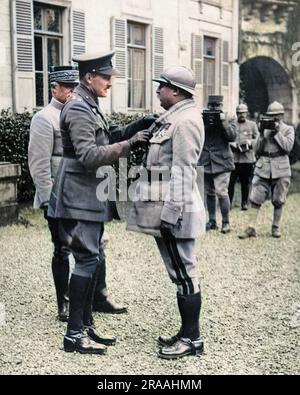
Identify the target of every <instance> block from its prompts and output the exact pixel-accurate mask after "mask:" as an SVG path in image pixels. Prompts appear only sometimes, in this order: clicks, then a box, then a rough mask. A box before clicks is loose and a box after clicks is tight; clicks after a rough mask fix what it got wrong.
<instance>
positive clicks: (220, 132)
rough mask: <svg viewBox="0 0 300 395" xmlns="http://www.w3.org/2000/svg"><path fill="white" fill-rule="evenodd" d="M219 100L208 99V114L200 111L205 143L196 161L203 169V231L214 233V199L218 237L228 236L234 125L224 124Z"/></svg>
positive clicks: (221, 97)
mask: <svg viewBox="0 0 300 395" xmlns="http://www.w3.org/2000/svg"><path fill="white" fill-rule="evenodd" d="M222 107H223V96H216V95H210V96H208V110H204V111H203V120H204V127H205V142H204V147H203V151H202V154H201V156H200V160H199V166H203V167H204V183H205V194H206V204H207V209H208V215H209V221H208V222H207V224H206V230H212V229H217V228H218V226H217V222H216V196H217V197H218V201H219V206H220V210H221V214H222V228H221V232H222V233H228V232H230V225H229V210H230V200H229V195H228V186H229V180H230V173H231V171H232V170H234V161H233V154H232V151H231V149H230V146H229V143H230V142H232V141H234V140H235V138H236V124H234V123H232V122H230V121H229V120H227V118H226V116H225V114H224V113H223V111H222Z"/></svg>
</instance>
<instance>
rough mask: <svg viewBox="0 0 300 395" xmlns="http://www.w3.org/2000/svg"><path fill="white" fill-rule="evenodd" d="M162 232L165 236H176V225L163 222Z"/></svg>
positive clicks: (161, 225)
mask: <svg viewBox="0 0 300 395" xmlns="http://www.w3.org/2000/svg"><path fill="white" fill-rule="evenodd" d="M160 231H161V233H162V234H163V233H165V234H168V233H169V234H171V235H172V236H174V235H175V225H173V224H170V223H169V222H166V221H161V224H160Z"/></svg>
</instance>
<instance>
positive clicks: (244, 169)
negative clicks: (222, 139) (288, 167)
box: [229, 103, 258, 210]
mask: <svg viewBox="0 0 300 395" xmlns="http://www.w3.org/2000/svg"><path fill="white" fill-rule="evenodd" d="M247 114H248V107H247V105H246V104H243V103H242V104H239V105H238V106H237V108H236V115H237V121H236V132H237V136H236V139H235V141H234V142H232V143H230V146H231V149H232V152H233V156H234V165H235V170H233V171H232V173H231V176H230V183H229V198H230V203H231V205H232V202H233V196H234V187H235V183H236V181H237V179H239V180H240V183H241V192H242V194H241V195H242V201H241V209H242V210H247V209H248V196H249V186H250V181H251V177H252V173H253V166H254V164H255V160H256V159H255V155H254V151H253V144H254V142H255V141H256V138H257V136H258V129H257V126H256V123H255V122H253V121H249V120H248V119H247Z"/></svg>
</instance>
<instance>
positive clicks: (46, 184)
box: [28, 98, 63, 208]
mask: <svg viewBox="0 0 300 395" xmlns="http://www.w3.org/2000/svg"><path fill="white" fill-rule="evenodd" d="M62 107H63V104H62V103H60V102H59V101H57V100H55V99H54V98H52V100H51V102H50V103H49V104H48V105H47V106H46V107H45V108H43V109H42V110H41V111H39V112H37V113H36V114H35V115H34V116H33V118H32V120H31V124H30V138H29V146H28V166H29V170H30V174H31V177H32V179H33V182H34V185H35V196H34V203H33V207H34V208H40V207H41V206H42V205H43V204H47V203H48V202H49V199H50V194H51V190H52V186H53V180H54V178H55V176H56V173H57V170H58V166H59V162H60V159H61V157H62V144H61V134H60V126H59V116H60V112H61V109H62Z"/></svg>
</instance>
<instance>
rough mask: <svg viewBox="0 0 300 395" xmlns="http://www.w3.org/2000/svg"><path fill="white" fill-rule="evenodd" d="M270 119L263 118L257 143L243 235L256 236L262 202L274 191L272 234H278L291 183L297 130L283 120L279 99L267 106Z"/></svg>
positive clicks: (244, 237) (246, 236)
mask: <svg viewBox="0 0 300 395" xmlns="http://www.w3.org/2000/svg"><path fill="white" fill-rule="evenodd" d="M266 116H267V117H268V118H269V119H266V120H264V119H262V120H261V121H260V135H259V137H258V139H257V141H256V142H255V144H254V151H255V153H256V156H257V157H258V160H257V162H256V165H255V169H254V177H253V180H252V190H251V193H250V202H251V209H250V210H249V215H248V216H249V218H248V223H249V226H248V227H247V228H246V229H245V231H244V232H243V233H241V234H240V235H239V237H240V238H241V239H246V238H248V237H255V236H256V229H255V228H256V223H257V218H258V213H259V209H260V207H261V205H262V204H263V203H264V201H265V200H266V199H267V198H268V197H269V195H270V194H271V199H272V204H273V206H274V214H273V223H272V230H271V231H272V233H271V234H272V236H273V237H276V238H279V237H280V236H281V233H280V219H281V216H282V207H283V205H284V203H285V201H286V196H287V193H288V189H289V186H290V182H291V181H290V180H291V167H290V163H289V157H288V155H289V153H290V151H291V149H292V147H293V144H294V139H295V131H294V128H293V127H292V126H288V125H286V124H285V123H284V122H283V116H284V108H283V106H282V104H280V103H278V102H277V101H275V102H273V103H271V104H270V105H269V107H268V110H267V113H266Z"/></svg>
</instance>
